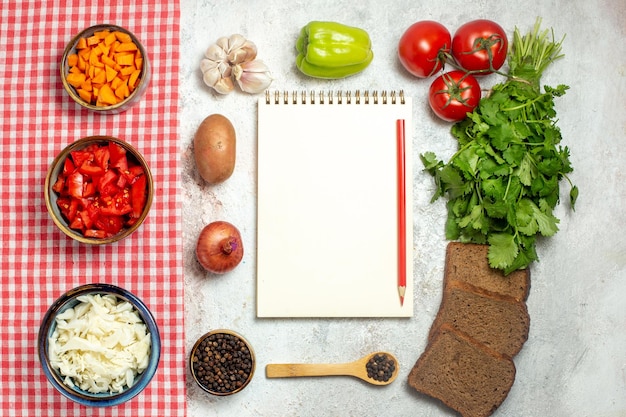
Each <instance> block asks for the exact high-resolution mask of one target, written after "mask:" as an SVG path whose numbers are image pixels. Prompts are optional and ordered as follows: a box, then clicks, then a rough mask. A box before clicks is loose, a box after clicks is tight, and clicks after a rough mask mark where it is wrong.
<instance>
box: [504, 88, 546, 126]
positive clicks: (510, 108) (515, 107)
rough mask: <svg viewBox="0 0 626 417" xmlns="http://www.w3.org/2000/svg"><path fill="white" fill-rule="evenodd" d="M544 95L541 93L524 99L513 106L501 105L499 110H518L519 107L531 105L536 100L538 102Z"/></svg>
mask: <svg viewBox="0 0 626 417" xmlns="http://www.w3.org/2000/svg"><path fill="white" fill-rule="evenodd" d="M545 95H546V94H541V95H540V96H538V97H535V98H534V99H532V100H528V101H526V102H524V103H521V104H519V105H517V106H513V107H503V108H501V109H500V110H502V111H514V110H520V109H523V108H524V107H528V106H532V105H533V104H535V103H536V102H538V101H539V100H541V99H543V97H544V96H545ZM525 121H528V120H525Z"/></svg>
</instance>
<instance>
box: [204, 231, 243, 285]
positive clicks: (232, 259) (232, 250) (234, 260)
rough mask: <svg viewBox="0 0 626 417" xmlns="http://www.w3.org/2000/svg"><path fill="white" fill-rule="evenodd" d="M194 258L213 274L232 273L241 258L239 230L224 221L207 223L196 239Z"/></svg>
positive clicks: (241, 246) (241, 247) (241, 243)
mask: <svg viewBox="0 0 626 417" xmlns="http://www.w3.org/2000/svg"><path fill="white" fill-rule="evenodd" d="M196 257H197V258H198V262H200V265H202V267H203V268H204V269H206V270H207V271H209V272H212V273H214V274H224V273H226V272H228V271H232V270H233V269H234V268H235V267H236V266H237V265H239V263H240V262H241V259H242V258H243V242H242V241H241V234H240V233H239V230H238V229H237V228H236V227H235V226H233V225H232V224H230V223H228V222H225V221H215V222H212V223H209V224H208V225H206V226H205V227H204V229H202V231H201V232H200V236H199V237H198V244H197V246H196Z"/></svg>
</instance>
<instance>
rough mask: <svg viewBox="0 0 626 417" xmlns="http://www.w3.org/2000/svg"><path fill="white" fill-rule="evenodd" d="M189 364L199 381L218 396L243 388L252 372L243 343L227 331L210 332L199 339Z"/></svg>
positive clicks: (249, 359)
mask: <svg viewBox="0 0 626 417" xmlns="http://www.w3.org/2000/svg"><path fill="white" fill-rule="evenodd" d="M190 362H191V367H192V372H193V373H194V375H195V377H196V380H197V381H198V383H199V384H200V385H201V386H202V387H204V388H205V389H207V390H208V391H210V392H213V393H216V394H218V395H224V394H229V393H232V392H233V391H235V390H237V389H239V388H241V387H243V386H244V385H245V384H246V383H247V382H248V379H249V378H250V377H251V375H252V373H253V372H254V364H253V358H252V352H250V349H249V348H248V345H247V344H246V342H245V341H244V340H243V339H242V338H240V337H238V336H236V335H234V334H230V333H209V334H207V335H205V336H203V338H202V339H200V341H198V346H197V349H195V350H194V351H193V353H192V357H191V361H190Z"/></svg>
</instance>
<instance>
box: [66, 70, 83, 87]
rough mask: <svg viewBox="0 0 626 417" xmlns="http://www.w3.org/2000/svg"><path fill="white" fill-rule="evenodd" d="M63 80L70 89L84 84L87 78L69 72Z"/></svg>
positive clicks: (80, 74)
mask: <svg viewBox="0 0 626 417" xmlns="http://www.w3.org/2000/svg"><path fill="white" fill-rule="evenodd" d="M65 79H66V80H67V82H68V84H69V85H71V86H72V87H75V88H79V87H80V86H81V85H82V84H83V83H84V82H85V80H86V79H87V77H86V76H85V74H83V73H74V72H70V73H69V74H67V76H66V77H65Z"/></svg>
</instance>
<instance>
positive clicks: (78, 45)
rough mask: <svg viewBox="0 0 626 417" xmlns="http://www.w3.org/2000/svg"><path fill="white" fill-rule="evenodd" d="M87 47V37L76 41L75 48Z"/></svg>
mask: <svg viewBox="0 0 626 417" xmlns="http://www.w3.org/2000/svg"><path fill="white" fill-rule="evenodd" d="M86 47H87V39H85V38H80V39H79V40H78V42H77V43H76V49H85V48H86Z"/></svg>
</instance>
